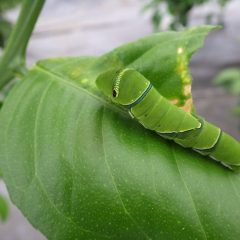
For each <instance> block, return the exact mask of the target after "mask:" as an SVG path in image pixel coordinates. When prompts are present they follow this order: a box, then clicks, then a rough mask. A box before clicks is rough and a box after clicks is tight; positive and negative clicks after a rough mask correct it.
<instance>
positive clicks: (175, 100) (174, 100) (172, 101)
mask: <svg viewBox="0 0 240 240" xmlns="http://www.w3.org/2000/svg"><path fill="white" fill-rule="evenodd" d="M170 102H171V103H172V104H174V105H177V104H178V103H179V99H177V98H174V99H172V100H170Z"/></svg>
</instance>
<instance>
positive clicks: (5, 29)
mask: <svg viewBox="0 0 240 240" xmlns="http://www.w3.org/2000/svg"><path fill="white" fill-rule="evenodd" d="M20 2H21V0H0V48H1V47H4V44H5V41H6V39H7V38H8V36H9V35H10V32H11V29H12V24H11V23H10V22H9V21H7V20H6V19H5V18H4V12H5V11H7V10H9V9H11V8H13V7H16V6H17V4H19V3H20Z"/></svg>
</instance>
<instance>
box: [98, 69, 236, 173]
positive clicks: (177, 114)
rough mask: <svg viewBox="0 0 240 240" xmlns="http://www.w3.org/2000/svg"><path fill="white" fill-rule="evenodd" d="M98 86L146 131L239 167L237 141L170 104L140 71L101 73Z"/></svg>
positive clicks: (225, 163)
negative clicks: (153, 132) (148, 130)
mask: <svg viewBox="0 0 240 240" xmlns="http://www.w3.org/2000/svg"><path fill="white" fill-rule="evenodd" d="M96 83H97V86H98V88H99V89H100V90H101V91H102V92H103V93H104V94H105V95H106V96H108V97H110V98H111V100H112V101H113V102H114V103H116V104H120V105H122V106H124V107H125V108H127V109H128V111H129V113H130V115H131V116H132V117H134V118H136V119H137V120H138V121H139V123H140V124H142V125H143V126H144V127H145V128H147V129H150V130H152V131H155V132H156V133H158V134H159V135H160V136H162V137H164V138H167V139H171V140H173V141H174V142H176V143H178V144H180V145H181V146H183V147H186V148H192V149H193V150H195V151H197V152H199V153H200V154H202V155H205V156H209V157H211V158H212V159H214V160H216V161H219V162H221V163H222V164H223V165H225V166H227V167H229V168H231V169H235V168H237V167H239V166H240V143H239V142H238V141H237V140H236V139H234V138H233V137H231V136H230V135H228V134H227V133H225V132H223V131H221V129H220V128H218V127H216V126H214V125H213V124H211V123H209V122H207V121H205V120H204V119H202V118H200V117H198V116H194V115H192V114H190V113H187V112H185V111H184V110H182V109H180V108H178V107H177V106H175V105H173V104H172V103H170V102H169V101H168V100H167V99H166V98H164V97H163V96H162V95H161V94H160V93H159V92H158V91H157V90H156V89H155V88H154V87H153V86H152V84H151V83H150V81H148V80H147V79H146V78H145V77H144V76H143V75H142V74H141V73H139V72H138V71H136V70H134V69H130V68H125V69H123V70H120V71H116V70H110V71H107V72H104V73H102V74H101V75H100V76H99V77H98V78H97V80H96Z"/></svg>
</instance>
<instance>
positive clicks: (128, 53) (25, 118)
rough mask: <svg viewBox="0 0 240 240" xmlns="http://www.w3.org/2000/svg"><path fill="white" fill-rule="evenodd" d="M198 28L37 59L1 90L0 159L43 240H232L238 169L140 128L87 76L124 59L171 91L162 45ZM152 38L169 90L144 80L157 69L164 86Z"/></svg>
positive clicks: (196, 42)
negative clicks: (99, 51)
mask: <svg viewBox="0 0 240 240" xmlns="http://www.w3.org/2000/svg"><path fill="white" fill-rule="evenodd" d="M198 30H199V34H197V29H195V30H194V31H192V30H190V31H187V32H183V33H179V34H177V33H162V34H158V35H153V36H152V37H148V38H146V39H143V40H140V41H138V42H135V43H132V44H130V45H126V46H123V47H120V48H118V49H116V50H114V51H113V52H111V53H109V54H106V55H105V56H103V57H100V58H75V59H71V58H69V59H56V60H46V61H42V62H40V63H38V64H37V65H36V66H34V67H33V69H32V70H31V71H30V72H29V74H28V75H27V76H26V78H25V79H24V80H23V81H21V82H19V83H17V84H16V86H15V87H14V89H13V90H11V92H10V93H9V95H8V96H7V99H6V101H5V103H4V105H3V108H2V110H1V112H0V132H1V134H2V135H1V139H2V140H1V142H0V166H1V169H2V170H3V173H4V180H5V182H6V184H7V187H8V190H9V193H10V196H11V198H12V200H13V202H14V203H15V204H16V205H17V206H18V207H19V208H20V209H21V211H22V212H23V213H24V215H25V216H26V217H27V218H28V219H29V221H30V222H31V223H32V224H33V225H34V226H35V227H36V228H38V229H40V230H41V231H42V232H43V233H44V234H45V235H46V236H47V237H48V239H64V240H66V239H79V240H81V239H84V240H88V239H89V240H90V239H91V240H92V239H97V240H100V239H112V240H135V239H136V240H141V239H148V240H149V239H153V240H155V239H156V240H159V239H224V240H225V239H238V237H239V235H240V228H239V221H240V207H239V203H240V177H239V175H238V174H236V173H233V172H231V171H229V170H227V169H225V168H224V167H221V166H220V165H219V164H217V163H215V162H214V161H212V160H209V159H207V158H204V157H201V156H200V155H199V154H196V153H194V152H192V151H190V150H186V149H183V148H181V147H179V146H177V145H175V144H174V143H171V142H169V141H165V140H163V139H162V138H160V137H159V136H157V135H156V134H154V133H153V132H151V131H147V130H146V129H144V128H143V127H141V126H140V125H139V124H138V123H137V122H135V121H134V120H131V119H130V118H129V117H128V115H127V114H126V113H125V112H123V111H122V110H120V109H118V108H116V107H115V106H113V105H112V104H110V103H109V102H108V101H107V100H106V99H105V98H103V96H102V95H101V94H100V93H99V92H98V90H97V89H96V86H95V82H94V81H95V78H96V76H97V75H98V74H99V73H100V72H101V71H104V70H106V69H108V68H110V67H116V66H121V65H122V66H128V65H131V66H135V67H137V68H138V69H139V70H140V71H142V72H144V73H145V74H146V75H147V76H148V77H150V78H151V79H152V80H153V81H154V85H156V86H157V88H158V89H159V91H161V93H162V94H164V93H165V96H167V97H168V98H169V99H172V97H171V94H172V95H173V97H177V98H181V96H182V95H183V94H182V91H181V90H180V89H181V84H180V83H179V82H181V83H183V82H182V79H181V78H178V77H177V75H178V73H177V71H174V69H176V66H177V64H176V61H175V60H174V58H175V56H176V49H177V48H173V47H172V46H173V42H177V41H179V39H182V40H181V41H182V42H183V43H184V42H186V41H187V42H191V44H190V45H189V48H186V49H188V51H189V52H193V51H194V49H195V50H196V49H197V48H198V47H199V46H200V45H201V44H200V43H202V41H203V38H204V36H205V35H206V34H207V32H208V31H209V30H210V28H209V27H206V28H199V29H198ZM191 32H192V34H191ZM184 33H185V35H184ZM184 36H185V37H186V39H187V40H186V39H185V40H186V41H184ZM163 39H165V40H164V41H163ZM177 39H178V40H177ZM161 41H162V44H165V45H164V46H165V47H164V48H167V49H168V50H169V51H168V54H169V59H168V60H169V64H170V65H171V66H172V68H169V71H171V72H169V73H168V74H166V78H167V77H168V76H171V75H172V74H173V73H172V72H174V73H175V74H173V75H175V77H174V79H175V80H173V81H175V83H176V86H177V84H179V85H180V87H179V89H178V90H176V92H174V93H171V91H169V90H168V91H166V92H165V90H164V89H166V88H167V86H165V87H163V85H162V84H163V83H162V84H159V83H158V81H159V80H160V79H158V80H154V76H155V77H156V78H157V77H158V74H162V78H161V81H163V82H164V85H167V83H166V81H167V79H165V78H164V73H163V72H162V71H164V69H162V68H161V66H166V67H168V66H167V64H165V63H164V61H166V58H165V57H162V55H161V54H160V53H159V52H158V51H157V48H158V47H159V48H161V44H159V42H161ZM144 42H146V44H144ZM163 42H165V43H163ZM194 46H195V47H194ZM134 49H135V50H134ZM153 49H154V50H153ZM190 49H192V50H190ZM149 51H150V52H149ZM163 53H164V54H166V55H167V53H166V52H163ZM170 56H172V58H173V59H170ZM189 56H190V53H189ZM173 62H175V65H174V63H173ZM145 64H146V65H147V66H148V67H147V66H146V65H145ZM151 64H156V66H155V67H154V69H152V65H151ZM164 64H165V65H164ZM157 65H159V70H157ZM152 71H153V72H154V73H155V74H152ZM151 74H152V75H151ZM170 87H172V85H171V84H170Z"/></svg>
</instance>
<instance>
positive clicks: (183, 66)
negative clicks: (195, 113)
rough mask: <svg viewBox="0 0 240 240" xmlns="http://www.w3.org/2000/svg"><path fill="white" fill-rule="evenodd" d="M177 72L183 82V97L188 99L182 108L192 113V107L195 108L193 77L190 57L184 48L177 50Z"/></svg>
mask: <svg viewBox="0 0 240 240" xmlns="http://www.w3.org/2000/svg"><path fill="white" fill-rule="evenodd" d="M176 72H177V73H178V75H179V76H180V78H181V81H182V86H183V95H184V96H185V97H187V98H188V99H187V100H186V102H185V103H184V105H183V106H182V107H181V108H182V109H183V110H185V111H186V112H191V111H192V106H193V103H192V97H191V83H192V77H191V74H190V72H189V68H188V56H187V54H186V50H185V49H184V47H178V48H177V66H176Z"/></svg>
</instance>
